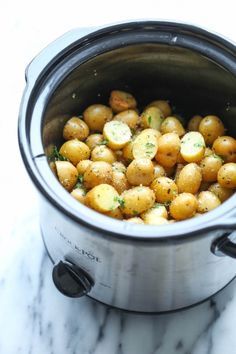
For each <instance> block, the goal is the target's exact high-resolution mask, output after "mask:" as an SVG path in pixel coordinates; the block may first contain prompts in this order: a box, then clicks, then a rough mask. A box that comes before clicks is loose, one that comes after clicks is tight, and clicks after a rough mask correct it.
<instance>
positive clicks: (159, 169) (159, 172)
mask: <svg viewBox="0 0 236 354" xmlns="http://www.w3.org/2000/svg"><path fill="white" fill-rule="evenodd" d="M153 166H154V178H157V177H163V176H165V175H166V171H165V169H164V167H163V166H161V165H159V164H158V163H156V162H153Z"/></svg>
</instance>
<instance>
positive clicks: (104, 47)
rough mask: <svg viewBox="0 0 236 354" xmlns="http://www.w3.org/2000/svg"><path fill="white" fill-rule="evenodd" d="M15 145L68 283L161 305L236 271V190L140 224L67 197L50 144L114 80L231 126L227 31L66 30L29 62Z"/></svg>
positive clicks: (103, 97)
mask: <svg viewBox="0 0 236 354" xmlns="http://www.w3.org/2000/svg"><path fill="white" fill-rule="evenodd" d="M26 81H27V84H26V89H25V92H24V96H23V98H22V103H21V108H20V116H19V145H20V150H21V153H22V157H23V160H24V163H25V166H26V168H27V170H28V173H29V175H30V177H31V179H32V180H33V182H34V184H35V186H36V187H37V188H38V190H39V192H40V196H41V198H40V202H41V216H40V220H41V221H40V223H41V229H42V235H43V239H44V242H45V246H46V248H47V250H48V253H49V255H50V257H51V258H52V260H53V262H54V270H53V280H54V282H55V284H56V286H57V288H58V289H59V290H60V291H61V292H62V293H64V294H65V295H68V296H72V297H78V296H82V295H84V294H89V296H91V297H92V298H94V299H97V300H99V301H101V302H104V303H105V304H108V305H112V306H115V307H118V308H122V309H126V310H132V311H143V312H162V311H171V310H177V309H180V308H183V307H187V306H191V305H193V304H196V303H198V302H200V301H203V300H204V299H206V298H208V297H210V296H212V295H213V294H215V293H216V292H217V291H219V290H220V289H221V288H223V287H224V286H225V285H227V284H228V283H229V282H230V281H231V280H232V279H233V278H234V277H235V274H236V264H235V261H234V260H233V257H236V250H235V248H236V246H235V245H234V243H233V241H234V239H235V233H234V231H233V230H234V229H235V228H236V222H235V213H236V211H235V202H236V195H234V196H232V197H231V198H230V199H229V200H228V201H226V202H225V203H224V204H222V205H221V206H220V207H218V208H217V209H215V210H214V211H211V212H209V213H207V214H206V215H203V216H201V217H199V218H194V219H191V220H187V221H183V222H178V223H175V224H171V225H167V226H166V225H165V226H159V227H155V226H140V225H135V224H131V223H125V222H122V221H118V220H114V219H111V218H108V217H106V216H104V215H101V214H98V213H96V212H95V211H93V210H91V209H88V208H87V207H86V206H84V205H82V204H80V203H78V202H77V201H76V200H74V199H73V198H71V196H70V195H69V193H67V192H66V191H65V190H64V189H63V188H62V186H61V185H60V184H59V182H58V181H57V179H56V178H55V176H54V175H53V173H52V171H51V169H50V167H49V164H48V154H49V151H50V147H51V146H52V145H57V146H59V144H60V143H61V142H62V127H63V124H64V123H65V121H66V120H67V119H68V117H70V116H71V115H72V114H80V113H81V112H82V111H83V109H84V108H85V107H86V106H87V105H89V104H91V103H95V102H96V103H99V102H101V103H104V102H107V101H108V95H109V92H110V91H111V89H115V88H116V89H124V90H126V91H130V92H132V93H133V94H134V95H135V96H136V97H137V98H138V100H139V102H140V104H141V106H144V105H145V104H146V103H148V102H149V101H150V100H152V99H155V98H157V97H158V98H159V97H160V98H166V99H170V101H171V103H172V104H173V105H174V106H176V107H178V112H179V113H181V114H183V115H185V116H187V117H190V116H191V114H194V113H198V112H199V113H202V114H207V113H214V114H218V115H219V116H221V117H222V119H223V120H224V122H225V124H226V126H227V127H228V129H229V131H230V134H232V135H233V134H235V133H236V119H235V116H236V90H235V88H236V49H235V46H234V45H233V44H231V43H229V42H228V41H226V40H225V39H223V38H221V37H219V36H216V35H214V34H211V33H209V32H207V31H205V30H202V29H199V28H196V27H193V26H190V25H185V24H179V23H170V22H160V21H138V22H131V23H122V24H118V25H114V26H108V27H104V28H100V29H97V30H95V29H94V30H91V29H88V30H86V29H84V30H81V29H78V30H74V31H71V32H69V33H68V34H66V35H65V36H63V37H61V38H59V39H58V40H57V41H55V42H54V43H52V44H50V45H49V46H48V47H47V48H46V49H44V50H43V51H42V52H41V53H40V54H39V55H38V56H37V57H36V58H35V59H34V60H33V61H32V62H31V63H30V65H29V66H28V68H27V70H26Z"/></svg>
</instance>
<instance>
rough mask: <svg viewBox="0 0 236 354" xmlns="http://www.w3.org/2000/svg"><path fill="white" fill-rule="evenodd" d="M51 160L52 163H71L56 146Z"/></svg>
mask: <svg viewBox="0 0 236 354" xmlns="http://www.w3.org/2000/svg"><path fill="white" fill-rule="evenodd" d="M49 159H50V160H51V161H69V160H68V159H67V158H66V157H65V156H62V155H61V154H60V153H59V151H58V149H57V147H56V146H53V150H52V154H51V156H50V157H49Z"/></svg>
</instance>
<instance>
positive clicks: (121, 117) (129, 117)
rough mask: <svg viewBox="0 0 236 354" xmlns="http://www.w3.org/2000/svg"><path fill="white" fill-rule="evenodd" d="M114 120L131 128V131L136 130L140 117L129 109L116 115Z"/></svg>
mask: <svg viewBox="0 0 236 354" xmlns="http://www.w3.org/2000/svg"><path fill="white" fill-rule="evenodd" d="M113 120H118V121H120V122H123V123H125V124H127V125H128V127H130V129H135V128H136V126H137V124H138V120H139V115H138V113H137V112H136V111H135V110H133V109H128V110H127V111H123V112H120V113H118V114H116V115H115V116H114V117H113Z"/></svg>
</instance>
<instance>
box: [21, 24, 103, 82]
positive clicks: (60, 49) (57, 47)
mask: <svg viewBox="0 0 236 354" xmlns="http://www.w3.org/2000/svg"><path fill="white" fill-rule="evenodd" d="M98 28H99V27H87V28H86V27H84V28H75V29H73V30H70V31H69V32H67V33H65V34H64V35H62V36H61V37H59V38H57V39H56V40H55V41H53V42H52V43H50V44H49V45H48V46H47V47H45V48H44V49H43V50H42V51H41V52H40V53H39V54H38V55H37V56H36V57H35V58H34V59H33V60H32V61H31V62H30V63H29V64H28V65H27V67H26V69H25V80H26V82H30V84H32V85H33V84H34V83H35V81H36V79H37V78H38V77H39V75H40V73H42V72H43V71H45V70H46V69H47V67H48V64H49V63H52V62H53V61H54V62H56V61H57V60H58V57H59V56H61V55H63V54H64V53H65V51H67V50H69V49H70V46H71V45H73V43H76V42H77V41H78V40H80V39H81V38H84V40H86V36H87V35H88V34H89V33H91V32H92V31H95V30H96V29H98Z"/></svg>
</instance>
